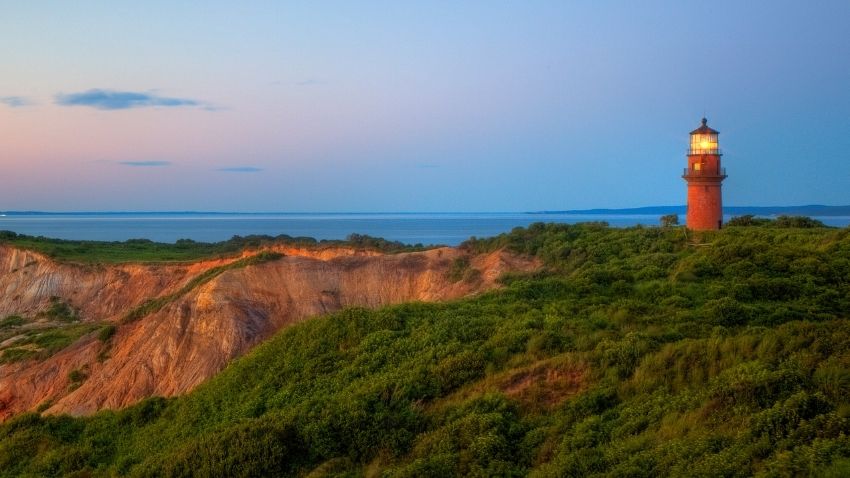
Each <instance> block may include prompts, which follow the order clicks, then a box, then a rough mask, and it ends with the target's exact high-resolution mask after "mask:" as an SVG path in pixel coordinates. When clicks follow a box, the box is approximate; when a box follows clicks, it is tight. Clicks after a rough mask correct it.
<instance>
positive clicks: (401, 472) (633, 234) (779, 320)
mask: <svg viewBox="0 0 850 478" xmlns="http://www.w3.org/2000/svg"><path fill="white" fill-rule="evenodd" d="M464 250H465V252H464V253H465V254H470V255H472V256H475V257H482V256H487V255H488V254H496V253H499V251H506V250H507V251H513V253H515V254H528V255H531V256H535V257H537V258H538V259H539V260H540V261H542V262H543V263H544V264H545V269H544V270H542V271H539V272H535V273H528V272H526V273H510V274H507V275H505V276H504V277H503V278H502V282H503V284H504V285H505V287H504V288H502V289H499V290H495V291H491V292H488V293H486V294H483V295H478V296H475V297H471V298H464V299H459V300H455V301H452V302H448V303H433V304H425V303H411V304H402V305H395V306H390V307H385V308H380V309H378V310H367V309H363V308H356V307H354V308H350V307H349V308H345V309H344V310H342V311H340V312H336V313H333V314H330V315H328V316H325V317H322V318H317V319H314V320H310V321H305V322H302V323H299V324H297V325H293V326H291V327H287V328H284V329H283V330H282V331H281V332H279V333H277V334H276V335H275V336H274V337H273V338H271V339H270V340H268V341H266V342H264V343H262V344H261V345H259V346H257V347H256V348H255V349H254V350H253V351H251V352H250V353H248V354H247V355H245V356H244V357H242V358H239V359H237V360H235V361H234V362H233V363H231V364H230V365H229V366H228V367H227V368H225V369H224V370H223V371H222V372H221V373H219V374H218V375H216V376H215V377H214V378H212V379H211V380H209V381H207V382H206V383H204V384H202V385H200V386H199V387H197V388H196V389H195V390H194V391H192V392H191V393H189V394H187V395H185V396H181V397H178V398H172V399H163V398H152V399H148V400H145V401H143V402H142V403H140V404H138V405H135V406H132V407H130V408H128V409H125V410H121V411H102V412H99V413H96V414H94V415H93V416H90V417H85V418H73V417H68V416H51V415H47V416H39V415H37V414H33V413H30V414H23V415H20V416H18V417H16V418H13V419H12V420H10V421H8V422H7V423H5V424H4V425H2V426H0V476H19V475H29V476H68V475H75V476H109V475H130V476H280V475H293V476H453V475H457V476H523V475H530V476H538V477H543V476H751V475H758V476H847V475H848V474H850V321H848V319H850V317H848V315H850V229H828V228H806V229H801V228H784V227H777V226H776V225H772V224H767V225H759V226H752V227H730V228H727V229H724V230H722V231H718V232H712V233H703V234H689V235H688V236H686V235H685V234H684V231H683V229H680V228H670V229H660V228H640V227H637V228H630V229H611V228H607V227H605V226H604V225H602V224H583V225H575V226H568V225H542V224H537V225H533V226H531V227H530V228H528V229H518V230H515V231H514V232H512V233H511V234H507V235H503V236H500V237H497V238H493V239H489V240H479V241H473V242H469V243H467V244H466V245H465V246H464ZM275 263H276V261H273V262H269V263H266V264H263V265H261V266H259V267H273V264H275ZM245 270H248V269H245ZM267 272H268V271H263V270H259V268H257V270H256V273H262V274H261V276H262V277H268V274H267ZM346 305H347V304H346Z"/></svg>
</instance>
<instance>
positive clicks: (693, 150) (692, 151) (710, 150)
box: [688, 148, 723, 156]
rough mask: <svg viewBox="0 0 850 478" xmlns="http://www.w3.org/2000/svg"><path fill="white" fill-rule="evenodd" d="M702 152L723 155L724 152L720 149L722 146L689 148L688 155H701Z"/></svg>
mask: <svg viewBox="0 0 850 478" xmlns="http://www.w3.org/2000/svg"><path fill="white" fill-rule="evenodd" d="M702 154H714V155H717V156H723V152H722V151H720V148H688V156H699V155H702Z"/></svg>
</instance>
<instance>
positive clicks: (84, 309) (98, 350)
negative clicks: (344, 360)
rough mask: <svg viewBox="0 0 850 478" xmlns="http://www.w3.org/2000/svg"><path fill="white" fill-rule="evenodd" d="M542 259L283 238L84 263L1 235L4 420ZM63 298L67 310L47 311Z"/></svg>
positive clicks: (146, 390)
mask: <svg viewBox="0 0 850 478" xmlns="http://www.w3.org/2000/svg"><path fill="white" fill-rule="evenodd" d="M270 253H273V254H274V255H272V254H270ZM259 257H262V258H264V260H256V261H254V260H251V259H252V258H259ZM538 265H539V264H538V262H537V261H535V260H532V259H526V258H521V257H518V256H516V255H513V254H509V253H507V252H504V251H498V252H493V253H490V254H482V255H477V256H471V257H470V256H467V255H466V254H465V253H464V252H463V251H460V250H457V249H453V248H440V249H433V250H428V251H423V252H412V253H403V254H393V255H384V254H380V253H377V252H373V251H367V250H358V249H351V248H315V249H311V248H297V247H286V246H282V245H277V246H273V247H270V248H266V249H263V250H252V251H245V252H244V253H243V255H242V257H234V258H229V259H218V260H208V261H199V262H195V263H191V264H120V265H84V264H70V263H61V262H57V261H53V260H51V259H49V258H48V257H46V256H43V255H41V254H37V253H34V252H31V251H25V250H21V249H17V248H14V247H10V246H2V245H0V319H2V318H3V317H8V316H16V317H17V318H16V322H12V321H8V322H7V323H6V325H4V326H3V327H4V329H3V330H0V332H3V334H4V335H0V353H3V355H2V357H3V358H4V362H5V363H0V420H5V419H7V418H9V417H10V416H12V415H14V414H17V413H20V412H23V411H27V410H34V409H39V410H43V411H46V413H51V414H55V413H70V414H75V415H80V414H89V413H93V412H95V411H97V410H100V409H104V408H119V407H124V406H127V405H130V404H132V403H135V402H137V401H139V400H141V399H143V398H146V397H150V396H154V395H157V396H174V395H179V394H183V393H186V392H188V391H190V390H192V389H193V388H194V387H196V386H197V385H199V384H200V383H202V382H204V381H205V380H206V379H208V378H210V377H211V376H213V375H214V374H216V373H217V372H218V371H220V370H221V369H223V368H224V367H225V366H226V365H227V364H228V363H229V362H230V361H231V360H233V359H234V358H236V357H239V356H240V355H242V354H244V353H245V352H246V351H248V350H249V349H251V347H252V346H254V345H256V344H257V343H258V342H261V341H262V340H264V339H266V338H268V337H269V336H271V335H272V334H274V333H275V332H276V331H278V330H279V329H281V328H282V327H285V326H286V325H287V324H291V323H293V322H297V321H300V320H304V319H306V318H309V317H312V316H316V315H320V314H324V313H327V312H331V311H335V310H339V309H341V308H344V307H350V306H363V307H379V306H382V305H386V304H394V303H400V302H407V301H437V300H447V299H454V298H459V297H463V296H466V295H469V294H473V293H477V292H481V291H485V290H488V289H492V288H494V287H496V286H497V282H496V279H497V278H498V277H499V276H500V275H501V274H502V273H504V272H507V271H528V270H533V269H534V268H536V267H538ZM57 304H58V305H60V306H61V307H60V309H61V308H62V307H66V308H67V310H69V311H70V315H69V316H68V317H64V318H62V319H57V318H55V317H54V316H53V315H51V314H52V312H51V311H52V310H53V309H55V308H56V307H57ZM54 315H55V314H54ZM86 327H88V328H86ZM69 328H74V330H78V331H82V332H80V334H81V335H80V336H79V338H77V337H74V340H73V341H72V343H70V345H68V346H66V347H64V348H60V349H59V350H55V351H51V353H49V354H47V353H46V352H45V350H46V349H45V348H44V347H46V346H45V345H44V343H46V339H45V337H49V336H50V334H51V333H54V331H56V330H59V331H62V330H69ZM39 337H41V338H42V339H44V340H41V341H39ZM27 340H29V341H31V342H32V343H33V345H32V346H31V348H30V349H28V348H27V347H25V346H20V345H17V347H18V349H19V350H18V351H23V352H27V353H29V352H33V354H32V356H27V357H25V358H24V359H18V360H13V359H11V358H10V357H11V355H8V354H7V352H8V350H9V349H10V348H13V347H16V344H21V343H26V341H27ZM37 344H41V345H37ZM39 347H41V348H39ZM36 351H37V352H38V353H35V352H36Z"/></svg>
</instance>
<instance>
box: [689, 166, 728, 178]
mask: <svg viewBox="0 0 850 478" xmlns="http://www.w3.org/2000/svg"><path fill="white" fill-rule="evenodd" d="M682 177H684V178H725V177H726V168H714V169H711V168H709V169H691V168H685V170H684V171H683V172H682Z"/></svg>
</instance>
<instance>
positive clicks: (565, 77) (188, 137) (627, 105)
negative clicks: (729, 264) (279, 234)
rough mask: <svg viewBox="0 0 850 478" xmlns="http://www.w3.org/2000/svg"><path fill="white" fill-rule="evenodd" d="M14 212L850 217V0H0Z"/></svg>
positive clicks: (6, 159)
mask: <svg viewBox="0 0 850 478" xmlns="http://www.w3.org/2000/svg"><path fill="white" fill-rule="evenodd" d="M0 59H2V62H0V168H2V170H0V210H22V209H39V210H233V211H523V210H542V209H548V210H553V209H577V208H593V207H637V206H647V205H668V204H683V203H684V201H685V184H684V181H683V180H682V179H681V178H680V177H679V176H680V174H681V170H682V168H683V167H684V165H685V156H684V153H685V149H686V147H687V133H688V132H689V131H690V130H691V129H693V128H695V127H696V126H697V125H698V124H699V120H700V118H701V117H702V115H703V114H704V113H705V114H706V115H707V116H708V119H709V124H710V125H711V126H712V127H714V128H716V129H718V130H720V132H721V135H720V141H721V147H722V148H723V149H724V151H725V152H726V155H725V156H724V165H725V166H726V168H727V170H728V173H729V179H727V181H726V182H725V183H724V200H725V203H726V204H727V205H791V204H809V203H822V204H850V1H847V0H838V1H817V2H800V1H794V2H792V1H740V0H738V1H712V2H683V1H672V0H671V1H643V2H625V1H624V2H599V1H586V2H585V1H576V2H573V1H570V2H567V1H552V2H543V1H533V0H532V1H526V2H494V1H481V2H448V1H446V2H441V1H427V2H424V1H423V2H417V3H416V4H414V2H397V1H396V2H393V1H386V2H322V1H317V2H297V4H296V2H277V1H276V2H272V1H268V2H261V1H250V2H232V1H205V2H170V1H169V2H166V1H145V2H138V1H133V2H124V1H76V2H65V1H53V2H49V1H33V2H17V1H16V2H12V1H3V2H2V8H0Z"/></svg>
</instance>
